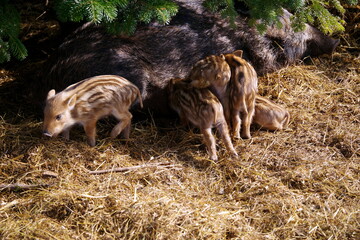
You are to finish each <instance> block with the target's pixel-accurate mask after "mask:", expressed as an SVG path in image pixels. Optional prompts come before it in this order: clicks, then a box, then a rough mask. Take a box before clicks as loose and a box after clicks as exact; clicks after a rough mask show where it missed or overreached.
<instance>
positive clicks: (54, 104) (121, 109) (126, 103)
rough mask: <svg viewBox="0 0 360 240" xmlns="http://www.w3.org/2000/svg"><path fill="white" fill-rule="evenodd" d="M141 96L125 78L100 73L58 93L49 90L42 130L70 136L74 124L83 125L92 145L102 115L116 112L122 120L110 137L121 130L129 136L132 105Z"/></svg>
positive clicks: (49, 134)
mask: <svg viewBox="0 0 360 240" xmlns="http://www.w3.org/2000/svg"><path fill="white" fill-rule="evenodd" d="M136 99H139V102H140V105H141V106H142V99H141V95H140V91H139V89H138V88H137V87H136V86H135V85H134V84H132V83H131V82H129V81H128V80H126V79H125V78H123V77H120V76H116V75H100V76H95V77H92V78H88V79H85V80H82V81H80V82H78V83H76V84H73V85H70V86H69V87H67V88H66V89H65V90H63V91H61V92H59V93H57V94H55V90H50V91H49V93H48V96H47V99H46V106H45V110H44V127H43V133H44V135H46V136H50V137H52V136H54V137H55V136H57V135H58V134H60V133H62V134H63V135H64V137H65V138H66V139H69V131H70V129H71V127H72V126H73V125H74V124H81V125H82V126H83V127H84V129H85V133H86V135H87V139H88V143H89V145H90V146H94V145H95V135H96V122H97V121H98V120H99V119H100V118H103V117H106V116H108V115H113V116H114V117H115V118H116V119H117V120H119V123H118V124H117V125H116V126H115V127H114V128H113V130H112V132H111V137H112V138H115V137H116V136H118V135H119V134H120V133H121V132H123V134H124V137H125V138H128V137H129V131H130V124H131V119H132V114H131V113H130V112H129V108H130V106H131V105H132V104H133V103H134V102H135V100H136Z"/></svg>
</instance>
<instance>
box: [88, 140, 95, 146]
mask: <svg viewBox="0 0 360 240" xmlns="http://www.w3.org/2000/svg"><path fill="white" fill-rule="evenodd" d="M88 144H89V146H90V147H95V139H88Z"/></svg>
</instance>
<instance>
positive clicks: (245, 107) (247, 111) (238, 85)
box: [225, 51, 258, 138]
mask: <svg viewBox="0 0 360 240" xmlns="http://www.w3.org/2000/svg"><path fill="white" fill-rule="evenodd" d="M241 56H242V51H235V52H234V53H232V54H226V55H225V59H226V62H227V63H228V64H229V66H230V68H231V79H230V82H229V84H228V92H227V98H226V99H227V101H228V102H227V103H225V105H226V107H225V116H226V119H227V121H228V123H229V124H230V123H231V127H232V133H233V136H234V137H235V138H240V136H241V137H242V138H251V134H250V124H251V122H252V118H253V116H254V113H255V95H256V93H257V84H258V80H257V74H256V71H255V69H254V68H253V67H252V66H251V64H250V63H248V62H247V61H246V60H244V59H243V58H241ZM240 129H241V133H240Z"/></svg>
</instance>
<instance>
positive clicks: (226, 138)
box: [217, 121, 238, 157]
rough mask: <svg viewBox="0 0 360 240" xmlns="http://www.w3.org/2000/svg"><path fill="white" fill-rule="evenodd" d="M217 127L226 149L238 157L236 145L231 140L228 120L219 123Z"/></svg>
mask: <svg viewBox="0 0 360 240" xmlns="http://www.w3.org/2000/svg"><path fill="white" fill-rule="evenodd" d="M217 129H218V130H219V132H220V136H221V138H222V141H223V143H224V144H225V147H226V149H227V150H228V151H229V152H230V153H231V155H232V156H233V157H237V156H238V154H237V152H236V151H235V149H234V146H233V144H232V142H231V138H230V135H229V129H228V126H227V124H226V122H225V121H224V122H223V123H221V124H219V125H218V127H217Z"/></svg>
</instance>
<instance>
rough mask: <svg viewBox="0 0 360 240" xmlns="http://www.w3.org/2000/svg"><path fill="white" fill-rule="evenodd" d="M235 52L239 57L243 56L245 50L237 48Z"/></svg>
mask: <svg viewBox="0 0 360 240" xmlns="http://www.w3.org/2000/svg"><path fill="white" fill-rule="evenodd" d="M233 54H234V55H235V56H237V57H241V58H242V56H243V50H236V51H235V52H233Z"/></svg>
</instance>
